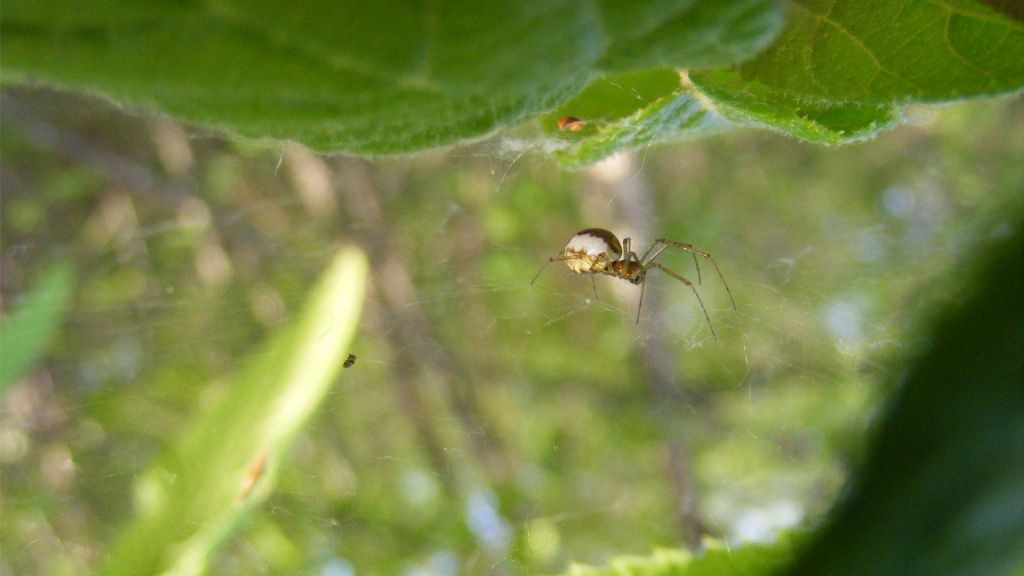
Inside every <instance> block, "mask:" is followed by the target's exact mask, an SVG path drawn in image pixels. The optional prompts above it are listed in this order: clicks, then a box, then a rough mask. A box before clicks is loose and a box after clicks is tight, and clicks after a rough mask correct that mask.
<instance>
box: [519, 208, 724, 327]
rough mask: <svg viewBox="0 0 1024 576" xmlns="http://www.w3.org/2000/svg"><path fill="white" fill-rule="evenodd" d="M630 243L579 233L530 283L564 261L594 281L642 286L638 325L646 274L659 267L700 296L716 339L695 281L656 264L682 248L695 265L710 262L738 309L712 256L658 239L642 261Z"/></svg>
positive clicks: (594, 231)
mask: <svg viewBox="0 0 1024 576" xmlns="http://www.w3.org/2000/svg"><path fill="white" fill-rule="evenodd" d="M630 244H631V242H630V239H629V238H623V239H622V242H619V239H618V238H617V237H616V236H615V234H612V233H611V232H609V231H608V230H605V229H603V228H587V229H586V230H580V231H579V232H577V233H576V234H574V235H573V237H572V238H569V242H568V243H566V245H565V250H563V251H562V253H561V254H559V255H558V256H552V257H551V258H548V261H547V263H545V264H544V267H542V268H541V269H540V271H538V272H537V275H536V276H534V277H533V280H531V281H530V284H533V283H534V282H535V281H536V280H537V278H538V277H539V276H540V274H541V272H543V271H544V268H547V265H548V264H550V263H552V262H565V265H566V266H568V267H569V269H570V270H572V271H573V272H575V273H576V274H591V278H593V274H604V275H605V276H612V277H614V278H618V279H620V280H625V281H627V282H629V283H631V284H636V285H639V286H640V304H639V306H638V307H637V310H636V321H637V322H638V323H639V322H640V309H641V308H642V307H643V304H644V286H645V281H646V279H647V271H648V270H651V269H654V268H657V269H658V270H661V271H662V272H664V273H666V274H668V275H669V276H671V277H673V278H675V279H676V280H679V281H680V282H682V283H683V284H686V285H687V286H689V287H690V289H691V290H693V294H694V296H696V297H697V302H698V303H700V307H701V309H702V310H703V311H704V319H705V320H707V322H708V328H710V329H711V335H712V336H715V329H714V327H713V326H711V318H710V317H709V316H708V310H707V308H705V307H704V301H703V300H701V298H700V294H699V293H697V288H696V287H695V286H694V285H693V282H690V281H689V280H687V279H686V278H685V277H683V276H682V275H680V274H677V273H676V272H673V271H672V270H669V269H668V268H665V267H664V266H662V265H661V264H660V263H658V262H656V261H655V260H656V259H657V258H658V256H661V253H662V252H664V251H665V250H668V249H669V248H679V249H680V250H683V251H685V252H689V253H690V254H693V261H694V262H695V263H696V262H697V256H701V257H703V258H706V259H707V260H710V261H711V264H712V265H713V266H714V267H715V271H717V272H718V277H719V278H721V279H722V284H723V285H724V286H725V291H726V292H727V293H728V294H729V301H730V302H732V307H733V310H735V309H736V301H735V300H733V298H732V291H731V290H729V285H728V284H727V283H726V282H725V276H723V275H722V271H721V270H719V269H718V264H717V263H716V262H715V259H714V258H712V257H711V254H708V253H707V252H705V251H703V250H698V249H697V248H694V247H693V246H691V245H689V244H686V243H685V242H676V241H674V240H666V239H664V238H659V239H657V240H655V241H654V243H653V244H651V246H650V248H648V249H647V251H646V252H644V255H643V257H642V258H641V257H638V256H637V255H636V252H633V251H632V250H630ZM697 282H698V283H700V264H697ZM594 296H595V297H596V296H597V289H596V288H595V289H594ZM716 338H717V337H716Z"/></svg>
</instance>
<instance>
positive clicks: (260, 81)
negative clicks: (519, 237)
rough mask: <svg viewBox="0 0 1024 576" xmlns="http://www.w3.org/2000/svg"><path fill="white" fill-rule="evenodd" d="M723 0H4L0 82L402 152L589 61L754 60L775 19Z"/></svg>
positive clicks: (526, 103)
mask: <svg viewBox="0 0 1024 576" xmlns="http://www.w3.org/2000/svg"><path fill="white" fill-rule="evenodd" d="M733 4H734V3H721V2H716V1H713V0H702V1H694V0H676V1H674V2H663V3H660V4H658V5H657V6H654V7H651V8H643V7H639V8H637V7H633V8H629V7H625V8H623V7H621V6H620V5H619V3H613V2H606V3H605V4H602V5H600V6H599V7H598V9H595V8H594V6H593V5H590V4H580V3H578V2H572V1H569V0H549V1H546V2H513V1H511V0H504V1H498V2H468V1H454V0H450V1H443V2H435V3H426V4H414V3H379V2H370V1H369V0H349V1H347V2H340V3H339V2H329V1H327V0H323V1H320V2H303V3H298V4H293V5H289V6H287V7H286V6H282V5H281V4H280V3H279V2H273V1H270V0H217V1H215V2H208V3H206V2H172V3H157V2H135V1H130V0H102V1H97V2H87V3H83V4H82V5H76V6H75V9H74V10H69V9H68V7H67V4H66V3H65V2H60V1H58V0H10V1H7V2H3V3H2V4H0V10H2V13H0V34H2V37H3V41H4V46H3V51H2V52H0V58H2V61H0V79H2V80H3V81H4V82H15V83H32V82H41V83H45V84H48V85H51V86H57V87H64V88H74V89H79V90H87V91H93V92H97V93H100V94H103V95H106V96H108V97H110V98H113V99H115V100H117V101H119V102H123V103H127V104H130V105H135V106H144V107H150V108H156V109H158V110H162V111H165V112H167V113H170V114H172V115H174V116H176V117H178V118H181V119H184V120H187V121H191V122H196V123H199V124H204V125H207V126H212V127H216V128H220V129H224V130H226V131H229V132H231V133H233V134H235V135H239V136H243V137H248V138H273V139H290V140H297V141H301V142H303V143H305V144H307V145H309V146H311V147H313V148H315V149H318V150H322V151H335V150H343V151H348V152H355V153H360V154H381V153H397V152H407V151H412V150H418V149H422V148H426V147H430V146H436V145H440V144H451V143H454V142H458V141H460V140H465V139H469V138H475V137H479V136H482V135H484V134H486V133H488V132H491V131H493V130H495V129H498V128H501V127H504V126H509V125H513V124H517V123H520V122H522V121H524V120H527V119H530V118H533V117H535V116H536V115H538V114H540V113H543V112H546V111H548V110H551V109H552V108H553V107H555V106H557V105H558V104H559V103H561V102H563V101H564V100H566V99H567V98H569V97H571V96H572V95H574V94H576V93H578V92H579V91H580V90H581V89H583V88H584V87H585V86H586V85H587V83H588V81H589V80H590V79H591V78H592V77H593V76H594V75H595V72H596V71H597V69H598V67H599V66H607V67H611V68H616V69H620V68H623V67H635V66H636V67H649V66H652V65H655V64H660V65H671V66H696V65H721V64H729V63H734V62H736V61H738V60H740V59H742V58H747V57H750V56H752V55H753V54H754V52H755V51H756V50H757V49H759V48H760V47H762V46H763V45H765V44H766V43H767V42H768V41H769V40H770V38H771V37H772V36H773V35H774V34H775V32H776V31H777V30H778V29H779V28H780V27H781V17H780V15H779V10H778V8H777V7H776V2H774V1H767V0H745V1H743V2H738V3H735V4H734V5H733ZM602 58H604V60H601V59H602ZM599 60H600V61H601V62H602V63H601V64H600V65H599V64H598V62H599Z"/></svg>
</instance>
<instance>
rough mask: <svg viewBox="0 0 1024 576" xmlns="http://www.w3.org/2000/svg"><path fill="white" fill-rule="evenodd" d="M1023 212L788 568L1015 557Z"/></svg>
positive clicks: (884, 566)
mask: <svg viewBox="0 0 1024 576" xmlns="http://www.w3.org/2000/svg"><path fill="white" fill-rule="evenodd" d="M1022 295H1024V223H1021V226H1020V227H1019V228H1018V233H1017V236H1016V238H1015V239H1013V241H1011V242H1008V243H1006V244H1005V245H1003V246H1001V247H1000V249H999V251H998V253H997V254H996V256H995V257H994V258H992V259H991V260H990V261H989V262H988V263H987V266H986V268H985V269H984V271H983V275H982V276H981V277H980V282H979V284H978V286H977V289H976V290H975V291H974V293H973V294H971V295H970V297H969V298H968V299H967V300H966V301H965V302H964V303H963V305H962V306H960V307H959V309H958V310H956V312H955V313H954V314H953V315H952V316H950V317H948V318H946V319H945V321H944V322H943V323H942V324H940V325H939V326H938V329H937V330H936V331H935V336H934V342H933V343H932V345H931V348H930V350H928V351H927V352H926V353H925V354H924V355H923V356H922V357H921V358H920V359H919V360H918V361H917V363H916V365H915V366H914V367H913V369H912V370H911V372H910V374H909V376H908V377H907V380H906V382H905V384H904V386H903V388H902V390H901V391H900V392H899V394H898V396H897V398H896V400H895V402H894V403H893V405H892V406H891V411H890V413H889V414H888V417H887V418H886V419H885V421H884V423H883V425H882V427H881V429H880V431H879V435H878V437H877V438H876V441H875V443H874V448H873V451H872V455H871V456H870V457H869V460H868V462H867V465H866V468H865V469H864V470H863V472H862V473H861V474H860V476H859V477H858V479H857V480H856V482H855V484H854V487H853V489H852V490H851V492H850V493H849V496H848V498H847V499H846V500H845V501H844V502H843V504H842V505H841V506H840V507H839V508H838V509H837V510H836V512H835V513H834V515H833V521H832V522H831V523H830V524H829V525H828V526H827V527H826V529H825V530H824V532H823V533H822V535H821V538H820V539H819V540H818V541H817V542H816V543H815V544H814V545H812V546H811V547H810V548H809V549H808V550H807V553H806V554H805V555H804V556H803V557H802V558H801V560H800V562H799V564H798V565H797V566H796V568H795V569H794V570H793V571H792V572H790V574H791V575H792V576H805V575H806V576H811V575H818V574H829V575H836V576H841V575H847V574H848V575H854V574H857V575H860V574H900V575H902V576H918V575H920V576H926V575H927V576H931V575H934V574H957V575H959V576H974V575H976V576H996V575H999V574H1012V573H1014V571H1016V570H1019V569H1020V568H1021V566H1022V565H1024V297H1022Z"/></svg>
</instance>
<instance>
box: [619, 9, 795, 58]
mask: <svg viewBox="0 0 1024 576" xmlns="http://www.w3.org/2000/svg"><path fill="white" fill-rule="evenodd" d="M780 4H781V3H780V2H778V1H777V0H734V1H730V2H714V1H698V2H694V1H693V0H658V1H656V2H620V1H616V0H602V1H601V2H600V7H601V16H602V24H604V26H605V28H606V29H607V30H608V35H609V37H610V38H609V41H610V46H609V47H608V49H607V51H606V53H605V55H604V57H603V58H602V59H601V62H600V66H601V68H602V69H604V70H606V71H626V70H632V69H640V68H653V67H658V66H669V67H675V68H711V67H715V66H728V65H730V64H735V63H737V62H740V61H742V60H746V59H747V58H750V57H751V56H753V55H754V54H756V53H758V52H759V51H761V50H762V49H764V47H765V46H767V45H768V43H769V42H771V41H772V40H773V39H774V38H775V36H776V34H777V33H778V32H779V30H780V29H781V27H782V24H783V18H782V10H781V9H780V8H779V6H780Z"/></svg>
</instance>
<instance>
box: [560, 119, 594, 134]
mask: <svg viewBox="0 0 1024 576" xmlns="http://www.w3.org/2000/svg"><path fill="white" fill-rule="evenodd" d="M586 125H587V123H586V122H584V121H582V120H580V119H579V118H577V117H575V116H564V117H562V118H559V119H558V129H559V130H568V131H569V132H579V131H580V130H583V128H584V127H586Z"/></svg>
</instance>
